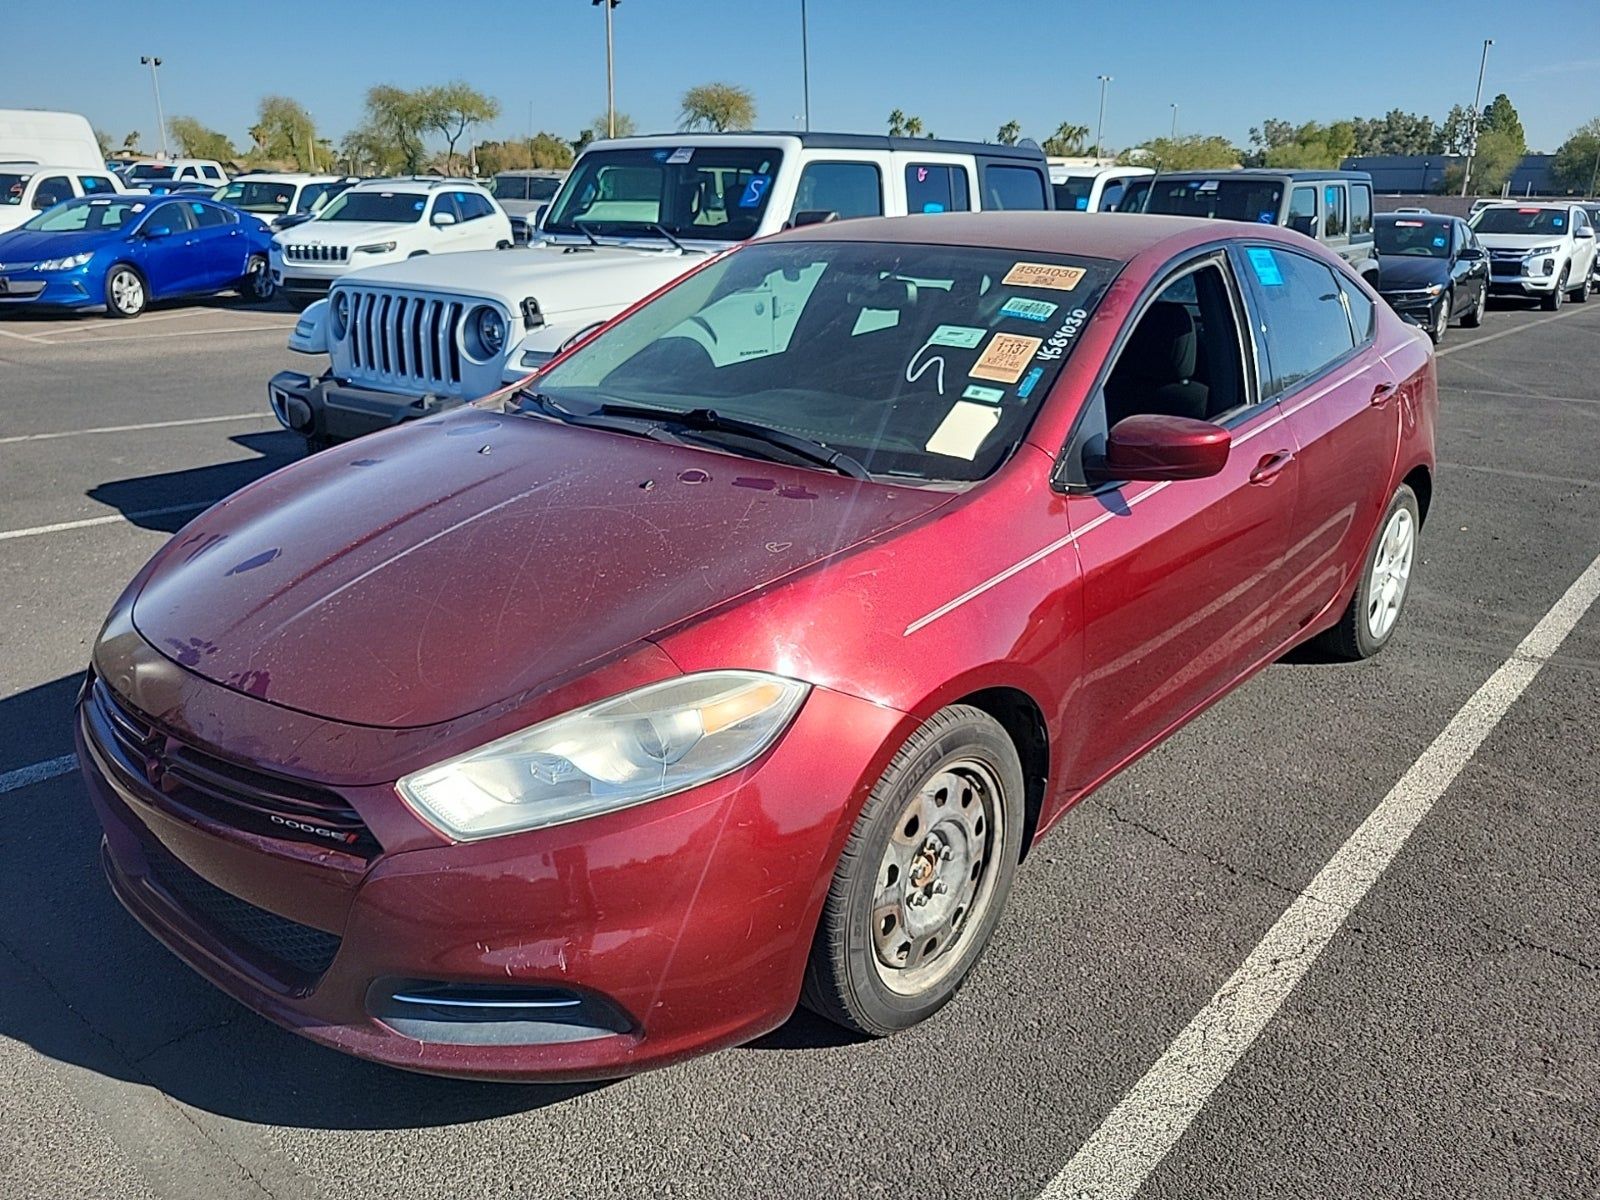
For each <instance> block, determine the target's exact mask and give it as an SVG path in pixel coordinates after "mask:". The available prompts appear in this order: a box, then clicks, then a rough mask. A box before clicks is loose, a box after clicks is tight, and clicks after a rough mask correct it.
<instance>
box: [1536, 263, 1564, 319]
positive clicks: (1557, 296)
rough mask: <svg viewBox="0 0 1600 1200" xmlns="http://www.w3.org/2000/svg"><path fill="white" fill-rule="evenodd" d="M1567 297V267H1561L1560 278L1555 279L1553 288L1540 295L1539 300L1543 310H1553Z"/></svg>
mask: <svg viewBox="0 0 1600 1200" xmlns="http://www.w3.org/2000/svg"><path fill="white" fill-rule="evenodd" d="M1566 298H1567V268H1566V267H1562V268H1561V278H1560V279H1558V280H1556V286H1555V290H1554V291H1552V292H1550V293H1549V294H1548V295H1546V296H1544V297H1542V298H1541V299H1540V301H1539V305H1540V307H1541V308H1543V309H1544V310H1545V312H1555V311H1556V309H1558V308H1560V307H1561V302H1562V301H1563V300H1565V299H1566Z"/></svg>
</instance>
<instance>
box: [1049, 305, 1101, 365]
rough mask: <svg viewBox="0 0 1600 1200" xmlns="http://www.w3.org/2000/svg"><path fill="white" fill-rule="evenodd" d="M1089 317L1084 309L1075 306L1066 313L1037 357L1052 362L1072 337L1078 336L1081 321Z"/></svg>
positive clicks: (1063, 351) (1070, 342) (1061, 353)
mask: <svg viewBox="0 0 1600 1200" xmlns="http://www.w3.org/2000/svg"><path fill="white" fill-rule="evenodd" d="M1088 319H1089V314H1088V312H1087V311H1086V310H1084V309H1081V308H1075V309H1073V310H1072V311H1071V312H1069V313H1068V314H1067V318H1066V320H1064V321H1063V322H1061V328H1060V329H1058V330H1056V331H1055V333H1054V334H1053V335H1051V338H1050V340H1049V341H1048V342H1046V343H1045V345H1044V349H1042V350H1040V351H1039V353H1038V355H1037V357H1038V358H1039V359H1040V360H1041V361H1043V362H1054V361H1055V360H1056V359H1058V358H1060V357H1061V356H1062V355H1063V354H1065V353H1066V352H1067V347H1068V346H1070V345H1071V344H1072V339H1073V338H1075V337H1077V336H1078V331H1079V330H1080V329H1082V328H1083V323H1084V322H1085V321H1087V320H1088Z"/></svg>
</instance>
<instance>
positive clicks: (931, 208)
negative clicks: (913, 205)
mask: <svg viewBox="0 0 1600 1200" xmlns="http://www.w3.org/2000/svg"><path fill="white" fill-rule="evenodd" d="M922 211H923V212H925V213H930V212H943V211H944V205H942V204H940V203H939V202H938V201H936V200H929V201H928V202H927V203H926V204H924V205H923V206H922Z"/></svg>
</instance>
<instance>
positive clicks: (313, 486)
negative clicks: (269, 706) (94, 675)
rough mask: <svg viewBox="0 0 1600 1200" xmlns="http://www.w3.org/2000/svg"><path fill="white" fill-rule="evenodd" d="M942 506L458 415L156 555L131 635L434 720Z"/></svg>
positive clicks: (224, 508)
mask: <svg viewBox="0 0 1600 1200" xmlns="http://www.w3.org/2000/svg"><path fill="white" fill-rule="evenodd" d="M949 499H950V495H949V494H948V493H941V492H932V491H928V490H919V489H913V488H899V487H889V486H886V485H881V484H876V483H863V482H858V481H855V480H850V479H846V478H844V477H842V476H834V475H828V474H823V473H821V472H818V471H810V470H805V469H800V468H793V467H786V466H779V465H776V464H772V463H764V462H760V461H755V460H751V459H746V458H739V457H734V456H732V455H726V454H718V453H713V452H710V451H705V450H698V449H694V448H690V447H681V446H672V445H664V444H662V443H659V442H653V441H648V440H645V439H641V438H633V437H628V436H624V435H620V434H613V433H607V432H603V431H596V430H587V429H579V428H575V427H571V426H564V425H560V424H557V423H554V422H549V421H545V420H543V419H541V418H536V417H528V416H516V415H500V414H492V413H485V412H482V411H479V410H475V409H463V410H460V411H458V412H456V413H452V414H450V415H449V416H447V417H443V418H439V419H435V420H431V421H426V422H422V423H419V424H416V425H409V426H405V427H402V428H399V429H394V430H390V431H387V432H384V433H379V434H374V435H371V436H369V437H367V438H363V439H362V440H360V441H359V442H354V443H351V444H349V445H346V446H341V447H338V448H336V449H334V450H329V451H324V452H323V453H321V454H318V455H316V456H314V457H312V458H310V459H307V460H305V461H304V462H300V463H296V464H294V465H292V466H289V467H287V468H285V469H283V470H282V471H279V472H276V473H275V474H273V475H271V476H268V477H267V478H265V479H263V480H261V481H259V482H257V483H256V484H253V485H252V486H250V487H248V488H246V489H244V490H243V491H241V492H238V493H236V494H235V495H234V496H231V497H229V498H228V499H227V500H224V501H222V502H221V503H220V504H218V505H217V506H215V507H214V508H212V509H210V510H209V511H208V512H206V513H204V514H202V515H201V516H200V517H198V518H196V519H195V520H194V521H193V522H191V523H190V524H189V525H188V526H186V527H185V529H184V530H183V531H182V532H181V533H180V534H179V535H178V536H177V537H175V538H174V539H173V540H172V541H171V542H169V543H168V544H167V546H166V547H165V548H164V549H163V550H162V552H161V554H160V555H159V556H158V559H157V561H156V562H155V563H154V564H153V566H152V569H151V571H150V574H149V576H148V578H147V579H146V580H145V582H144V584H143V586H142V587H141V588H140V590H139V592H138V594H137V595H136V596H135V597H134V599H133V614H132V615H133V622H134V625H135V626H136V627H137V628H138V630H139V631H140V633H141V634H142V636H143V637H144V638H145V639H146V640H147V641H149V642H150V643H151V645H153V646H155V647H156V648H157V649H159V650H160V651H161V652H162V653H163V654H165V655H166V656H167V657H169V658H171V659H173V660H174V661H176V662H178V663H179V664H181V665H183V666H185V667H187V668H189V669H190V670H192V671H194V672H196V673H198V674H200V675H202V676H204V677H205V678H207V679H210V680H212V681H214V682H216V683H218V684H221V685H223V686H225V687H228V688H231V689H234V690H236V691H240V692H245V693H248V694H252V695H256V696H259V697H262V698H264V699H266V700H269V701H272V702H275V703H278V704H281V705H285V706H288V707H290V708H293V709H297V710H299V711H302V712H306V713H310V714H313V715H316V716H320V717H326V718H329V719H332V720H336V721H341V722H345V723H350V724H358V725H370V726H384V727H414V726H426V725H435V724H438V723H440V722H443V721H447V720H450V719H452V718H455V717H459V716H464V715H466V714H468V713H472V712H475V711H477V710H479V709H481V708H484V707H486V706H488V705H491V704H494V703H496V702H497V701H504V700H513V699H515V698H517V697H520V696H523V695H527V694H530V693H533V692H536V691H537V690H540V689H542V688H544V687H546V686H548V685H550V684H552V683H554V682H556V681H558V680H563V679H567V678H570V677H572V676H573V674H574V673H576V672H578V671H579V670H580V668H582V667H583V666H584V665H585V664H586V663H592V662H595V661H596V660H600V659H604V658H607V657H610V656H611V655H612V654H613V653H614V652H617V651H619V650H623V649H625V648H627V647H629V646H632V645H636V644H638V643H639V642H640V640H641V639H646V638H649V637H651V636H652V635H654V634H656V633H658V632H659V631H661V630H663V629H666V628H669V627H671V626H673V625H675V624H678V623H680V622H682V621H684V620H686V619H688V618H691V617H693V616H695V615H696V614H699V613H701V612H703V611H705V610H706V609H708V608H711V607H713V606H716V605H719V604H722V603H723V602H725V601H728V600H730V599H733V598H734V597H737V596H740V595H741V594H744V593H747V592H750V591H751V590H753V589H760V588H763V587H764V586H766V585H768V584H771V583H772V582H774V581H775V580H777V579H779V578H781V577H782V576H784V575H787V574H789V573H791V572H793V571H796V570H798V569H800V568H802V567H804V566H806V565H808V564H811V563H814V562H816V561H817V560H818V559H821V558H824V557H826V556H828V555H831V554H835V553H837V552H839V551H841V550H843V549H845V548H846V547H849V546H851V545H853V544H856V543H858V542H860V541H862V540H863V539H865V538H871V537H874V536H877V535H881V534H883V533H884V532H885V531H887V530H889V529H891V528H893V527H895V526H897V525H899V524H901V523H903V522H906V521H908V520H912V519H914V518H916V517H919V516H922V515H923V514H925V513H927V512H930V511H931V510H932V509H934V508H935V507H937V506H938V505H940V504H941V503H944V502H946V501H948V500H949ZM728 665H729V666H738V665H740V664H738V663H729V664H728Z"/></svg>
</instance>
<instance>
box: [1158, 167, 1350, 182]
mask: <svg viewBox="0 0 1600 1200" xmlns="http://www.w3.org/2000/svg"><path fill="white" fill-rule="evenodd" d="M1161 178H1162V179H1287V180H1290V181H1291V182H1294V183H1312V182H1315V181H1317V180H1319V179H1354V180H1357V181H1359V182H1361V183H1371V182H1372V176H1371V175H1370V174H1369V173H1368V172H1366V171H1333V170H1328V171H1308V170H1283V171H1275V170H1273V169H1272V168H1271V167H1224V168H1222V169H1221V170H1217V171H1162V172H1161Z"/></svg>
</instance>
